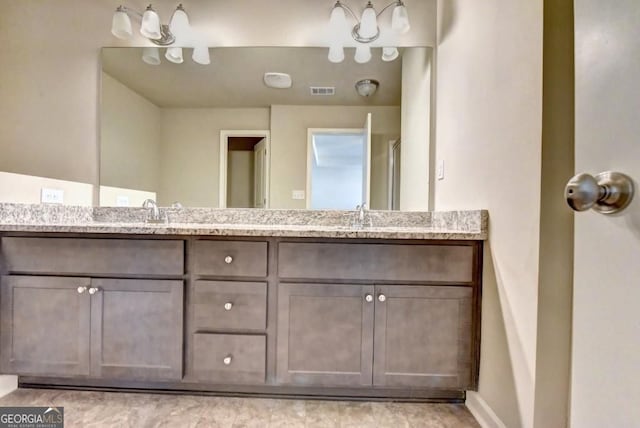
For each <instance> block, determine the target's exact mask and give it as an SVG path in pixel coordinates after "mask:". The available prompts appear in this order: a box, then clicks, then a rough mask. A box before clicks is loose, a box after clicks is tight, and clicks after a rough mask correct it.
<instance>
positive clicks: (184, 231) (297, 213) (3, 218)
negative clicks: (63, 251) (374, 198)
mask: <svg viewBox="0 0 640 428" xmlns="http://www.w3.org/2000/svg"><path fill="white" fill-rule="evenodd" d="M147 213H148V210H144V209H142V208H103V207H101V208H92V207H73V206H59V205H26V204H8V203H0V232H41V233H44V232H47V233H50V232H54V233H91V234H130V235H208V236H256V237H313V238H366V239H442V240H485V239H487V226H488V212H487V211H485V210H472V211H448V212H397V211H369V212H367V215H368V216H370V217H371V222H372V226H370V227H365V228H362V229H356V228H353V227H351V226H350V224H351V222H352V220H353V216H354V212H353V211H337V210H336V211H334V210H327V211H324V210H318V211H308V210H276V209H274V210H262V209H216V208H181V209H162V213H163V215H166V217H167V223H161V224H151V223H145V216H146V215H147Z"/></svg>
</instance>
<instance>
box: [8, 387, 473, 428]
mask: <svg viewBox="0 0 640 428" xmlns="http://www.w3.org/2000/svg"><path fill="white" fill-rule="evenodd" d="M18 405H24V406H30V405H32V406H64V414H65V427H66V428H71V427H83V428H84V427H118V428H122V427H136V428H137V427H179V428H182V427H185V428H188V427H206V428H216V427H228V428H235V427H256V428H275V427H287V428H289V427H291V428H295V427H318V428H331V427H341V428H342V427H353V428H356V427H357V428H369V427H391V428H401V427H424V428H466V427H479V425H478V423H477V422H476V421H475V420H474V419H473V416H471V414H470V413H469V411H468V410H467V409H466V408H465V407H464V405H461V404H423V403H381V402H376V403H366V402H348V401H303V400H281V399H262V398H226V397H209V396H192V395H163V394H141V393H119V392H118V393H116V392H91V391H89V392H85V391H65V390H40V389H19V390H17V391H14V392H12V393H11V394H9V395H7V396H5V397H3V398H1V399H0V406H18Z"/></svg>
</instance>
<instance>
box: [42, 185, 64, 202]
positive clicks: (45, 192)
mask: <svg viewBox="0 0 640 428" xmlns="http://www.w3.org/2000/svg"><path fill="white" fill-rule="evenodd" d="M40 202H42V203H43V204H62V203H64V190H62V189H48V188H46V187H43V188H42V190H41V192H40Z"/></svg>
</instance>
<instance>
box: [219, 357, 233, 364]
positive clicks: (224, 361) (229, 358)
mask: <svg viewBox="0 0 640 428" xmlns="http://www.w3.org/2000/svg"><path fill="white" fill-rule="evenodd" d="M232 359H233V356H231V355H227V356H226V357H224V359H223V360H222V362H223V363H224V365H225V366H230V365H231V360H232Z"/></svg>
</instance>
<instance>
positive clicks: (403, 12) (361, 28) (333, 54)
mask: <svg viewBox="0 0 640 428" xmlns="http://www.w3.org/2000/svg"><path fill="white" fill-rule="evenodd" d="M391 7H393V14H392V15H391V29H392V30H393V31H394V32H395V33H397V34H406V33H407V32H408V31H409V30H410V29H411V25H410V23H409V13H408V11H407V7H406V6H405V5H404V3H403V2H402V0H397V1H394V2H392V3H390V4H388V5H387V6H385V7H384V8H382V10H381V11H380V12H376V10H375V8H374V7H373V3H371V2H370V1H369V2H367V5H366V7H365V8H364V11H363V12H362V16H361V17H360V18H358V16H357V15H356V14H355V12H354V11H353V9H351V8H350V7H349V6H347V5H346V4H344V3H342V2H341V1H340V0H337V1H336V3H335V4H334V6H333V9H332V10H331V15H330V17H329V30H330V33H331V37H332V41H331V43H330V50H329V61H331V62H342V60H343V59H344V53H343V54H342V55H340V54H339V52H338V51H340V50H344V43H343V42H342V40H343V39H342V37H343V36H344V34H345V32H346V31H348V28H349V25H348V24H347V16H346V13H345V11H347V12H349V14H350V15H351V16H352V17H353V19H354V20H355V21H356V24H355V25H354V26H353V28H352V30H351V37H353V39H354V40H355V41H356V42H358V43H360V44H368V43H371V42H374V41H376V40H377V39H378V38H379V37H380V27H379V26H378V17H379V16H380V15H382V14H383V13H384V11H385V10H387V9H389V8H391ZM387 49H391V48H387ZM394 49H395V48H394ZM362 52H363V51H362V50H360V54H361V55H362ZM396 53H397V49H396ZM357 55H358V52H357V51H356V56H357ZM361 57H362V56H361ZM369 57H370V55H369ZM392 57H393V58H392ZM397 57H398V56H397V54H396V55H395V56H394V55H393V54H392V53H391V52H390V51H387V54H386V55H385V54H383V60H384V61H393V60H394V59H396V58H397ZM385 58H386V59H385ZM389 58H391V59H389ZM356 61H357V62H361V61H358V58H356ZM367 61H369V60H367ZM367 61H364V62H367Z"/></svg>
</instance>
